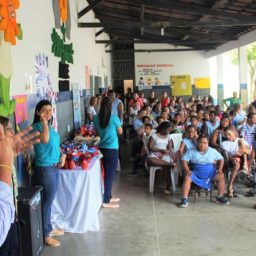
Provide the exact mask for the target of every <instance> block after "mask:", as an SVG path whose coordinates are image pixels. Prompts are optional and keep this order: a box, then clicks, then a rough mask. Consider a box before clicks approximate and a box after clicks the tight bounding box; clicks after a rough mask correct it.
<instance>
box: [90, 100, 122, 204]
mask: <svg viewBox="0 0 256 256" xmlns="http://www.w3.org/2000/svg"><path fill="white" fill-rule="evenodd" d="M111 110H112V102H111V100H110V99H109V98H107V97H105V98H104V99H103V100H102V102H101V106H100V112H99V114H98V115H96V116H95V117H94V121H93V123H94V126H95V128H96V130H97V133H98V135H99V136H100V143H99V148H100V151H101V153H102V155H103V159H102V161H103V167H104V170H105V175H104V197H103V204H102V206H103V207H106V208H117V207H119V205H118V204H115V203H117V202H119V201H120V199H119V198H112V194H111V188H112V183H113V180H114V176H115V171H116V168H117V163H118V148H119V144H118V135H121V134H122V127H121V122H120V119H119V118H118V116H117V115H111Z"/></svg>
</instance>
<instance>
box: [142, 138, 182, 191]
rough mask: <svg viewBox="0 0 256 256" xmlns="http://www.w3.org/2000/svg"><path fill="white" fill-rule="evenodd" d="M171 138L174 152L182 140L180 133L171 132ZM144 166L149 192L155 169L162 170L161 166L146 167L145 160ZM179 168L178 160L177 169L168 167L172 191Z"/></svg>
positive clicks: (151, 188) (153, 181) (174, 189)
mask: <svg viewBox="0 0 256 256" xmlns="http://www.w3.org/2000/svg"><path fill="white" fill-rule="evenodd" d="M171 139H172V142H173V151H174V153H176V152H177V151H178V150H179V147H180V144H181V141H182V134H181V133H174V134H171ZM146 168H147V169H148V171H149V192H150V193H153V192H154V183H155V174H156V171H157V170H162V167H161V166H150V167H149V168H148V166H147V162H146ZM180 170H181V165H180V161H178V162H177V171H175V170H173V169H170V172H171V180H172V190H173V192H175V191H176V185H177V183H178V176H179V172H180Z"/></svg>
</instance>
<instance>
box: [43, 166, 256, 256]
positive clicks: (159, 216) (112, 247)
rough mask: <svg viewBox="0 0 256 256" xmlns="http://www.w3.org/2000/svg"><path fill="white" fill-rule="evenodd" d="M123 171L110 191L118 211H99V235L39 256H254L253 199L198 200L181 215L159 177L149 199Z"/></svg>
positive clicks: (71, 240) (78, 237)
mask: <svg viewBox="0 0 256 256" xmlns="http://www.w3.org/2000/svg"><path fill="white" fill-rule="evenodd" d="M126 166H129V165H128V164H126ZM125 169H126V170H125ZM127 171H128V168H124V170H123V171H122V172H121V173H117V176H116V180H115V183H114V188H113V195H114V196H119V197H120V198H121V203H120V208H119V209H102V210H101V211H100V213H99V217H100V226H101V227H100V231H98V232H87V233H85V234H68V233H66V234H65V235H64V236H62V237H60V241H61V243H62V245H61V246H60V247H58V248H50V247H45V249H44V251H43V253H42V256H52V255H54V256H84V255H86V256H170V255H173V256H225V255H227V256H255V255H256V210H254V209H252V206H253V204H254V203H256V198H255V197H241V198H234V199H232V200H231V203H230V205H229V206H220V205H217V204H215V203H211V202H210V201H209V198H208V197H199V198H198V200H197V203H196V204H194V203H193V202H191V203H190V204H189V207H188V208H186V209H181V208H179V207H178V204H179V202H180V197H181V191H180V190H179V191H178V192H176V194H175V195H171V196H166V195H164V194H163V189H162V185H163V184H162V183H161V179H159V178H160V177H158V179H157V181H158V182H157V181H156V184H155V191H154V195H150V194H149V192H148V179H146V178H142V177H127V175H126V173H127ZM191 201H192V200H191Z"/></svg>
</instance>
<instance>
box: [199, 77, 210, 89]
mask: <svg viewBox="0 0 256 256" xmlns="http://www.w3.org/2000/svg"><path fill="white" fill-rule="evenodd" d="M195 88H196V89H210V88H211V83H210V78H208V77H202V78H195Z"/></svg>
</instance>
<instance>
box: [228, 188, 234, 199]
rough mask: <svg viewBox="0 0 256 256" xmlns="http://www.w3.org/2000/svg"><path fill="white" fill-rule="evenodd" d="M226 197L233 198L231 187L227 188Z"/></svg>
mask: <svg viewBox="0 0 256 256" xmlns="http://www.w3.org/2000/svg"><path fill="white" fill-rule="evenodd" d="M228 197H229V198H233V197H234V190H233V188H231V187H229V188H228Z"/></svg>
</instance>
